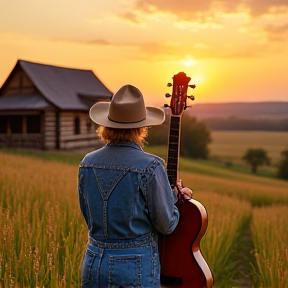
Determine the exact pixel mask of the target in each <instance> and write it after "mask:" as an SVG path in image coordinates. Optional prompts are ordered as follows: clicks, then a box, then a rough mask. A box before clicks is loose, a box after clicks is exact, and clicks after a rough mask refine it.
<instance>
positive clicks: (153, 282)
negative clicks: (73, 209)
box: [79, 142, 179, 288]
mask: <svg viewBox="0 0 288 288" xmlns="http://www.w3.org/2000/svg"><path fill="white" fill-rule="evenodd" d="M163 164H164V163H163V160H162V159H161V158H159V157H157V156H155V155H151V154H148V153H145V152H143V150H142V149H141V148H140V147H139V146H138V145H137V144H136V143H134V142H125V143H121V144H117V145H112V144H107V145H106V146H104V147H103V148H101V149H99V150H95V151H93V152H91V153H89V154H87V155H86V156H85V157H84V159H83V160H82V161H81V163H80V167H79V201H80V208H81V211H82V214H83V216H84V218H85V221H86V223H87V226H88V229H89V243H88V246H87V249H86V252H85V255H84V259H83V265H82V287H83V288H84V287H85V288H88V287H89V288H90V287H93V288H94V287H95V288H97V287H109V288H116V287H117V288H119V287H122V288H128V287H129V288H130V287H133V288H135V287H136V288H140V287H141V288H142V287H147V288H148V287H149V288H154V287H160V264H159V254H158V244H157V231H158V232H160V233H162V234H169V233H171V232H172V231H173V230H174V229H175V227H176V225H177V224H178V221H179V211H178V209H177V208H176V206H175V205H174V203H175V202H176V200H177V198H176V196H175V194H174V193H173V191H172V189H171V187H170V184H169V181H168V177H167V174H166V171H165V168H164V165H163Z"/></svg>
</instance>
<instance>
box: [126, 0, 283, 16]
mask: <svg viewBox="0 0 288 288" xmlns="http://www.w3.org/2000/svg"><path fill="white" fill-rule="evenodd" d="M287 8H288V2H287V0H233V1H231V0H205V1H203V0H194V1H187V0H177V1H175V0H138V1H137V2H136V5H135V7H134V9H136V10H140V11H142V12H144V13H154V12H156V11H158V12H159V11H162V12H166V13H171V14H176V15H178V17H179V18H182V19H183V20H187V19H190V20H191V21H193V19H201V16H203V15H213V14H215V13H218V12H219V11H222V12H225V13H235V12H238V11H241V10H246V11H249V12H250V13H251V14H252V15H253V16H260V15H263V14H266V13H268V12H269V11H271V9H272V10H273V9H274V10H275V9H276V10H283V9H287ZM134 11H135V10H134ZM131 13H133V12H131ZM195 17H196V18H195Z"/></svg>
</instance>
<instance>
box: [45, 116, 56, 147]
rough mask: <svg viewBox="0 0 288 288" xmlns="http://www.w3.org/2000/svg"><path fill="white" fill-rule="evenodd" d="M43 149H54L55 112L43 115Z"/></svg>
mask: <svg viewBox="0 0 288 288" xmlns="http://www.w3.org/2000/svg"><path fill="white" fill-rule="evenodd" d="M43 125H44V140H43V141H44V145H43V146H44V147H43V148H44V149H48V150H51V149H56V148H57V147H56V135H57V131H56V111H45V114H44V123H43Z"/></svg>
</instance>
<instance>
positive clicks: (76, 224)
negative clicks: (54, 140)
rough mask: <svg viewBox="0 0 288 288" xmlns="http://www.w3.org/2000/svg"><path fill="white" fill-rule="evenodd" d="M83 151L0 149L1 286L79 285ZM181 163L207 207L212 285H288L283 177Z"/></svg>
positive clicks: (287, 195) (287, 191)
mask: <svg viewBox="0 0 288 288" xmlns="http://www.w3.org/2000/svg"><path fill="white" fill-rule="evenodd" d="M147 150H149V151H150V152H153V153H157V154H162V155H163V154H165V153H164V151H163V148H161V147H160V148H159V147H158V148H153V147H149V148H147ZM15 153H16V154H15ZM21 154H22V155H21ZM25 154H29V155H25ZM82 156H83V154H81V153H72V154H71V153H56V152H54V153H51V152H43V151H42V152H37V151H25V150H17V152H15V151H10V152H9V153H7V152H5V151H3V150H0V158H1V164H2V167H4V169H1V170H0V203H1V204H0V231H1V232H0V233H1V235H0V237H1V241H0V287H9V288H13V287H17V288H19V287H21V288H22V287H24V288H26V287H27V288H28V287H41V288H42V287H49V288H50V287H51V288H52V287H53V288H54V287H56V288H57V287H79V283H80V269H81V260H82V256H83V252H84V249H85V245H86V241H87V230H86V227H85V225H84V221H83V219H82V216H81V215H80V211H79V207H78V196H77V169H78V163H79V160H80V159H81V157H82ZM180 168H181V169H180V177H181V178H182V180H183V182H184V184H185V185H186V186H188V187H191V188H192V189H193V191H194V198H195V199H196V200H198V201H200V202H201V203H202V204H203V205H204V206H205V207H206V209H207V212H208V217H209V223H208V230H207V232H206V234H205V236H204V237H203V239H202V241H201V248H202V254H203V255H204V257H205V259H206V261H207V263H208V264H209V266H210V268H211V271H212V272H213V275H214V279H215V286H214V287H216V288H225V287H227V288H228V287H229V288H231V287H239V288H240V287H241V288H244V287H245V288H246V287H247V288H248V287H255V288H256V287H257V288H258V287H259V288H260V287H261V288H284V287H288V277H287V273H288V263H287V249H288V245H287V243H288V230H287V228H286V227H287V226H288V222H287V221H288V183H287V181H286V182H285V181H281V180H277V179H271V178H265V177H263V176H262V177H260V176H254V175H249V174H244V173H238V172H235V171H231V170H229V169H227V168H226V167H219V166H217V165H216V166H215V165H213V163H212V164H211V162H205V161H191V160H189V159H181V160H180ZM285 253H286V254H285Z"/></svg>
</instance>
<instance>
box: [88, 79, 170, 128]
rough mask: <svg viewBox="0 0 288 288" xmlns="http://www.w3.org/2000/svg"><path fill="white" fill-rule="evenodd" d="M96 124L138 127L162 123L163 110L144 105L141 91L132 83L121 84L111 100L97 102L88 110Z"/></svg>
mask: <svg viewBox="0 0 288 288" xmlns="http://www.w3.org/2000/svg"><path fill="white" fill-rule="evenodd" d="M89 116H90V118H91V119H92V121H93V122H95V123H96V124H98V125H101V126H104V127H110V128H118V129H131V128H140V127H147V126H153V125H159V124H162V123H163V122H164V120H165V114H164V111H163V110H162V109H160V108H157V107H145V103H144V98H143V95H142V93H141V91H140V90H139V89H138V88H136V87H135V86H132V85H129V84H127V85H124V86H122V87H121V88H120V89H119V90H118V91H117V92H116V93H115V94H114V95H113V97H112V100H111V102H98V103H96V104H94V105H93V106H92V107H91V108H90V111H89Z"/></svg>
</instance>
